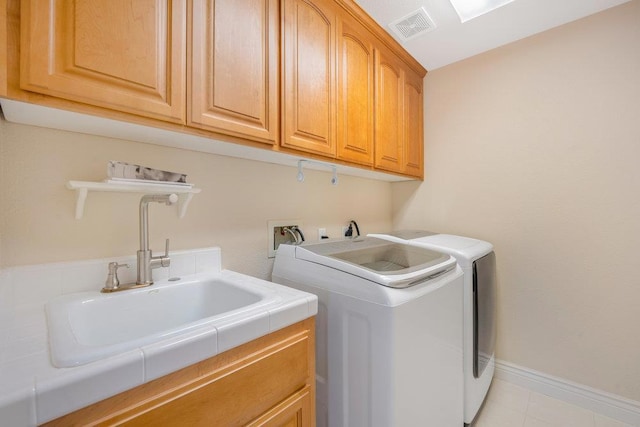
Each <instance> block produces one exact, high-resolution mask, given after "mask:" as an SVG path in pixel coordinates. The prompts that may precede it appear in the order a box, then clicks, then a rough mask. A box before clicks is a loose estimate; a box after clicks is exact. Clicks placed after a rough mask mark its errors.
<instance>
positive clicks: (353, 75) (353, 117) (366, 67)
mask: <svg viewBox="0 0 640 427" xmlns="http://www.w3.org/2000/svg"><path fill="white" fill-rule="evenodd" d="M374 92H375V89H374V40H373V37H372V35H371V33H370V32H369V31H367V30H366V28H364V26H363V25H362V24H360V23H359V22H357V21H355V20H354V19H352V18H351V19H350V17H348V16H345V14H344V13H343V14H342V16H341V18H340V19H339V20H338V108H337V112H338V139H337V144H338V146H337V154H336V157H337V158H339V159H341V160H346V161H350V162H355V163H360V164H363V165H372V164H373V133H374V126H373V125H374V121H373V112H374V103H373V102H374V96H373V95H374Z"/></svg>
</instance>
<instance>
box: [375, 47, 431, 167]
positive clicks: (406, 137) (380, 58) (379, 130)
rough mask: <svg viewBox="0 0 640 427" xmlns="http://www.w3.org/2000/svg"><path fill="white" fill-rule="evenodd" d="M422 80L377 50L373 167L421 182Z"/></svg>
mask: <svg viewBox="0 0 640 427" xmlns="http://www.w3.org/2000/svg"><path fill="white" fill-rule="evenodd" d="M422 102H423V95H422V78H421V77H420V76H418V75H417V74H416V73H415V72H413V71H412V70H410V69H409V67H408V66H407V65H406V64H405V63H404V62H403V61H402V60H400V58H398V57H397V56H396V55H395V54H393V53H392V52H390V51H388V50H387V49H376V108H375V166H376V168H379V169H384V170H388V171H391V172H397V173H401V174H405V175H411V176H415V177H419V178H422V175H423V163H424V161H423V158H422V153H423V148H422V145H423V125H422V123H423V116H422Z"/></svg>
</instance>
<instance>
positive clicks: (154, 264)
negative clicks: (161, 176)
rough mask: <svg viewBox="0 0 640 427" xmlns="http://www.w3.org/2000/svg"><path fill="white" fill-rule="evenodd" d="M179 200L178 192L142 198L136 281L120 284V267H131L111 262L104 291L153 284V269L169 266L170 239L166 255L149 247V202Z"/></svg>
mask: <svg viewBox="0 0 640 427" xmlns="http://www.w3.org/2000/svg"><path fill="white" fill-rule="evenodd" d="M177 201H178V195H177V194H148V195H146V196H142V198H141V199H140V250H139V251H138V278H137V279H136V282H135V283H130V284H127V285H120V281H119V280H118V268H119V267H129V266H128V265H126V264H125V265H121V264H117V263H110V264H109V276H108V277H107V281H106V284H105V287H104V288H102V292H116V291H121V290H124V289H132V288H141V287H143V286H149V285H153V276H152V273H151V272H152V270H153V269H155V268H160V267H169V265H170V264H171V258H169V239H167V240H166V244H165V248H164V255H161V256H153V254H152V252H151V249H149V203H150V202H158V203H165V204H166V205H172V204H174V203H176V202H177Z"/></svg>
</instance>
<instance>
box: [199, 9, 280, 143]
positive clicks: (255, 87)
mask: <svg viewBox="0 0 640 427" xmlns="http://www.w3.org/2000/svg"><path fill="white" fill-rule="evenodd" d="M278 18H279V15H278V2H277V0H233V1H229V0H194V1H193V13H192V27H191V50H190V61H189V67H190V68H189V69H190V77H191V78H190V88H189V93H190V102H189V106H190V108H189V119H188V120H189V124H190V125H193V126H195V127H200V128H204V129H208V130H213V131H217V132H222V133H226V134H231V135H235V136H241V137H248V138H250V139H253V140H257V141H260V142H267V143H274V142H275V141H276V140H277V137H278V128H279V127H278V117H279V114H278V77H279V76H278V43H279V38H278V31H279V30H278V28H279V27H278V25H279V19H278Z"/></svg>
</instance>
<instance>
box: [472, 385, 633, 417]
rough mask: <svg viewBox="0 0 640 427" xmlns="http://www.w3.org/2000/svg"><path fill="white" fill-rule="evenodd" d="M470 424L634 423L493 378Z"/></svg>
mask: <svg viewBox="0 0 640 427" xmlns="http://www.w3.org/2000/svg"><path fill="white" fill-rule="evenodd" d="M472 427H634V426H631V425H629V424H625V423H623V422H620V421H617V420H614V419H611V418H608V417H605V416H603V415H600V414H596V413H594V412H593V411H589V410H587V409H584V408H581V407H579V406H575V405H571V404H569V403H566V402H563V401H561V400H557V399H553V398H551V397H548V396H545V395H543V394H540V393H537V392H535V391H531V390H528V389H526V388H522V387H520V386H517V385H514V384H511V383H508V382H505V381H502V380H499V379H495V378H494V380H493V383H492V384H491V388H490V389H489V394H488V395H487V400H486V401H485V403H484V406H483V407H482V408H481V410H480V413H479V414H478V416H477V417H476V420H475V422H474V423H473V424H472Z"/></svg>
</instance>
